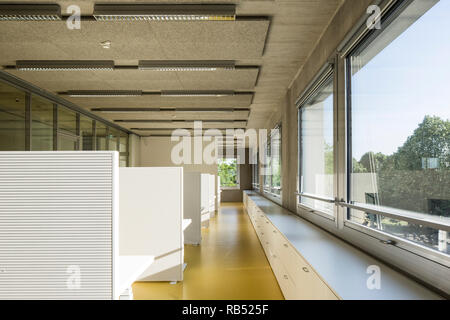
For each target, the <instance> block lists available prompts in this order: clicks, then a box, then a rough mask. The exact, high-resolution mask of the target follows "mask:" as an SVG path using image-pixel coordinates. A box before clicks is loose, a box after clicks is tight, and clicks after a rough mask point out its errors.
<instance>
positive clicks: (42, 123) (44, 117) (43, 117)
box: [31, 95, 53, 151]
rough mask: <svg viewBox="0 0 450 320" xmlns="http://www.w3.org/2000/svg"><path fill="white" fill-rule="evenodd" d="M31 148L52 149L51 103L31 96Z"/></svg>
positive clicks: (37, 149) (36, 149) (35, 149)
mask: <svg viewBox="0 0 450 320" xmlns="http://www.w3.org/2000/svg"><path fill="white" fill-rule="evenodd" d="M31 119H32V123H31V150H32V151H51V150H53V103H52V102H50V101H48V100H46V99H43V98H40V97H38V96H35V95H32V96H31Z"/></svg>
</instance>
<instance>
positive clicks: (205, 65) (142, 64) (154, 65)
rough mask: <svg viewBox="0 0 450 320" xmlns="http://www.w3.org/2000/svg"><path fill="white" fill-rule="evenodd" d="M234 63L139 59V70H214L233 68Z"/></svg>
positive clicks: (230, 61) (227, 61)
mask: <svg viewBox="0 0 450 320" xmlns="http://www.w3.org/2000/svg"><path fill="white" fill-rule="evenodd" d="M234 68H235V64H234V61H232V60H226V61H215V60H206V61H182V60H180V61H177V60H173V61H158V60H140V61H139V70H151V71H216V70H234Z"/></svg>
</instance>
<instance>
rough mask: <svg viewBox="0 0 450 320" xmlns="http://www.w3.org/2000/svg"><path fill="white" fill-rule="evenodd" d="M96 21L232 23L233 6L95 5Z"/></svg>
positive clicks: (234, 16)
mask: <svg viewBox="0 0 450 320" xmlns="http://www.w3.org/2000/svg"><path fill="white" fill-rule="evenodd" d="M94 18H95V19H96V20H97V21H233V20H235V19H236V7H235V5H234V4H226V5H216V4H171V5H160V4H132V5H129V4H96V5H95V6H94Z"/></svg>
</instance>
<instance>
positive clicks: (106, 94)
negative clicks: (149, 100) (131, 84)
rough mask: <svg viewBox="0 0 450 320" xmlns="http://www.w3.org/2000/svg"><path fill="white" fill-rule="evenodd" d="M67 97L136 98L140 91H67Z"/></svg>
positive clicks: (140, 93)
mask: <svg viewBox="0 0 450 320" xmlns="http://www.w3.org/2000/svg"><path fill="white" fill-rule="evenodd" d="M67 95H69V96H70V97H76V98H98V97H136V96H141V95H142V91H140V90H69V91H67Z"/></svg>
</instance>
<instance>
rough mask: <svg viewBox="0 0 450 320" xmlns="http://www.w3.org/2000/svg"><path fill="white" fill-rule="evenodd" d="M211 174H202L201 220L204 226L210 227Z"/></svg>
mask: <svg viewBox="0 0 450 320" xmlns="http://www.w3.org/2000/svg"><path fill="white" fill-rule="evenodd" d="M209 176H210V175H209V174H207V173H202V174H201V178H200V179H201V221H202V227H209V219H210V217H211V212H210V204H209V201H210V193H209Z"/></svg>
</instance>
